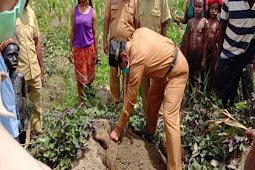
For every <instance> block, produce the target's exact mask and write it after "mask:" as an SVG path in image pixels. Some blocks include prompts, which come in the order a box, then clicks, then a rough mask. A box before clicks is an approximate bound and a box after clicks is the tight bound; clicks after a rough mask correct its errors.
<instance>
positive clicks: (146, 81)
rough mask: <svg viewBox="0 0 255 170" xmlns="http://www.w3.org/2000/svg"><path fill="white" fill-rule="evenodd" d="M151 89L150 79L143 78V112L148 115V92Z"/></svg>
mask: <svg viewBox="0 0 255 170" xmlns="http://www.w3.org/2000/svg"><path fill="white" fill-rule="evenodd" d="M149 88H150V78H148V77H143V79H142V98H143V110H144V112H145V114H147V113H146V111H147V103H148V99H147V98H148V92H149Z"/></svg>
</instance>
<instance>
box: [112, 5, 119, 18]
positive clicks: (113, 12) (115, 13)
mask: <svg viewBox="0 0 255 170" xmlns="http://www.w3.org/2000/svg"><path fill="white" fill-rule="evenodd" d="M118 9H119V4H112V5H111V16H112V18H114V17H117V16H116V15H117V11H118Z"/></svg>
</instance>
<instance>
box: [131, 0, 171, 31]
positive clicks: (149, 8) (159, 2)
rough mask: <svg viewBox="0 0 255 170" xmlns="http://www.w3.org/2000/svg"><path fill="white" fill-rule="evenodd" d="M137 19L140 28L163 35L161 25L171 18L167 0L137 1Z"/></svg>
mask: <svg viewBox="0 0 255 170" xmlns="http://www.w3.org/2000/svg"><path fill="white" fill-rule="evenodd" d="M137 1H138V2H137V7H136V15H135V18H136V19H137V21H138V22H140V27H147V28H149V29H151V30H153V31H155V32H157V33H159V34H161V24H162V23H164V22H165V21H167V20H169V19H170V18H171V14H170V11H169V8H168V1H167V0H137Z"/></svg>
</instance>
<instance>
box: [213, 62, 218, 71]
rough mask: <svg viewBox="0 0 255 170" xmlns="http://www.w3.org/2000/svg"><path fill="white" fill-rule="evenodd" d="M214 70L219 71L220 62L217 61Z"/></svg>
mask: <svg viewBox="0 0 255 170" xmlns="http://www.w3.org/2000/svg"><path fill="white" fill-rule="evenodd" d="M214 72H215V73H218V72H219V64H218V63H217V62H216V64H215V66H214Z"/></svg>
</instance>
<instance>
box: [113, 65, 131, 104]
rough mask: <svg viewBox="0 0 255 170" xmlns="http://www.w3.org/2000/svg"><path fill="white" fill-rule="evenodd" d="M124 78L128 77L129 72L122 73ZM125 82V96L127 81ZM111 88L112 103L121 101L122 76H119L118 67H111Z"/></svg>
mask: <svg viewBox="0 0 255 170" xmlns="http://www.w3.org/2000/svg"><path fill="white" fill-rule="evenodd" d="M122 75H123V79H124V77H128V74H124V73H123V74H122ZM122 84H123V98H124V95H125V93H124V92H125V91H126V87H125V83H122ZM110 90H111V97H112V103H113V104H116V103H119V102H120V77H118V73H117V69H116V67H110Z"/></svg>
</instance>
